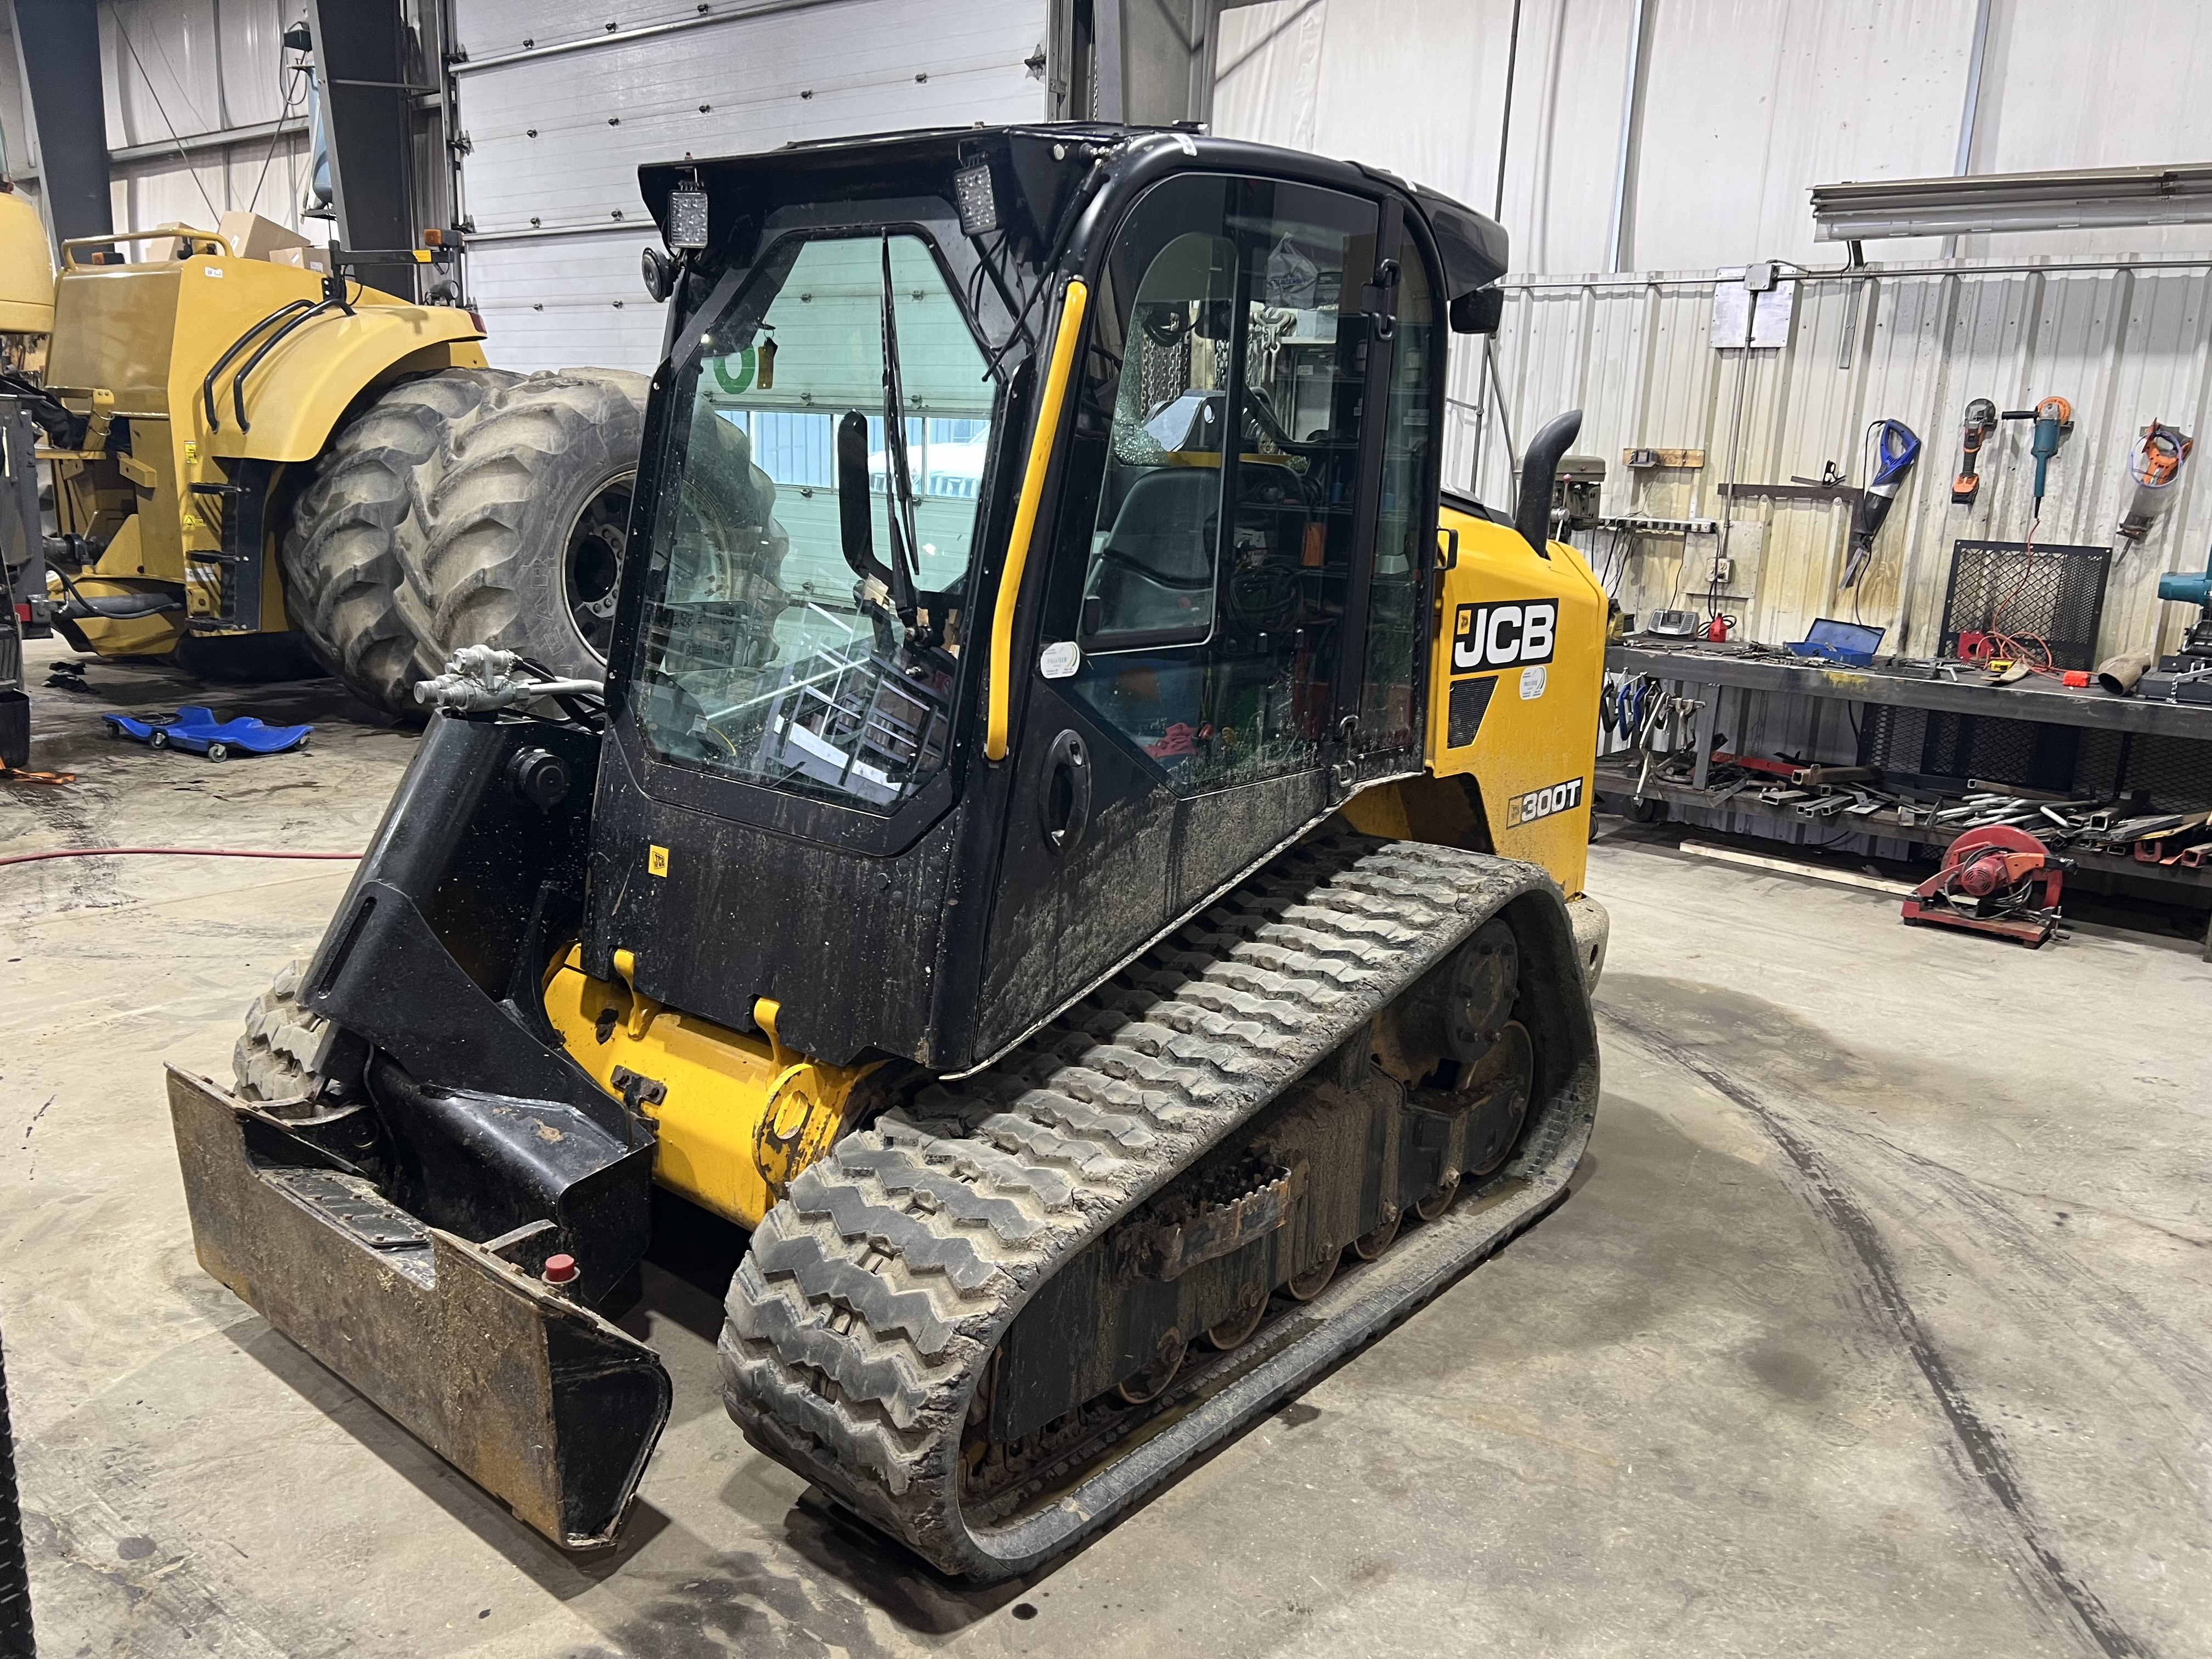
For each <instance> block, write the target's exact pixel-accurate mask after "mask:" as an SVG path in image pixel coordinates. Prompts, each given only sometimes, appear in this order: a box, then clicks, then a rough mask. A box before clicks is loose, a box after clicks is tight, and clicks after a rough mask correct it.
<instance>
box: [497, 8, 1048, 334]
mask: <svg viewBox="0 0 2212 1659" xmlns="http://www.w3.org/2000/svg"><path fill="white" fill-rule="evenodd" d="M618 3H619V4H620V9H618V10H617V9H611V8H610V7H608V6H600V7H592V6H588V5H586V4H583V3H580V0H456V4H455V7H454V10H455V14H456V16H455V30H454V32H455V37H456V42H455V43H456V45H457V46H459V48H460V49H461V50H462V51H464V52H465V53H466V54H467V57H466V59H465V61H463V62H461V63H460V64H457V65H456V66H455V79H456V82H457V83H458V86H459V119H458V123H457V125H458V129H459V131H460V132H461V133H462V134H464V135H465V140H466V143H465V153H464V155H463V159H462V163H461V189H462V205H461V211H462V213H463V214H464V215H465V222H466V223H469V224H471V225H473V227H474V233H473V234H471V237H470V239H469V247H470V254H469V287H470V291H471V295H472V297H473V298H474V300H475V302H476V305H477V309H478V310H479V311H480V312H481V313H483V318H484V320H485V322H486V324H487V325H489V329H490V333H491V337H490V339H489V341H488V342H487V343H486V350H487V351H488V352H489V355H490V357H491V360H492V362H494V363H495V364H497V365H498V366H500V367H501V368H515V369H539V368H572V367H580V366H584V365H597V366H600V367H605V368H635V369H641V370H649V369H650V368H652V367H653V364H654V363H655V362H657V361H658V359H659V355H660V333H661V320H662V313H661V308H660V307H659V306H657V305H655V304H653V302H652V301H649V300H648V299H647V298H646V295H645V291H644V287H643V284H642V283H641V280H640V278H639V275H638V253H639V250H640V249H641V247H643V246H645V244H646V243H647V242H649V241H655V240H658V233H657V232H656V231H655V230H654V228H653V219H652V216H651V215H650V214H649V213H648V212H647V210H646V208H645V204H643V202H642V201H641V200H640V199H639V197H638V191H637V169H638V167H639V165H640V164H641V163H643V162H648V161H677V160H681V159H682V158H683V157H684V156H686V155H693V156H697V157H699V158H701V159H702V160H704V159H706V158H708V157H710V156H718V155H741V154H744V153H747V152H751V151H758V150H765V149H775V148H777V147H778V146H779V145H781V144H784V143H789V142H791V141H792V140H793V139H809V138H826V137H839V136H843V135H848V134H854V133H865V132H885V131H896V130H898V129H900V128H905V127H924V126H965V125H972V124H975V123H977V122H986V123H997V122H1002V121H1034V120H1041V119H1042V118H1044V116H1045V113H1046V109H1047V90H1046V88H1047V82H1046V78H1045V44H1046V36H1047V28H1048V9H1049V0H927V3H924V0H766V3H759V0H756V3H754V4H751V5H749V6H738V7H732V6H730V5H728V3H727V0H717V3H715V4H714V8H713V9H712V10H709V9H708V7H707V6H704V5H700V4H697V3H696V0H687V3H680V4H679V3H674V0H618Z"/></svg>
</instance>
